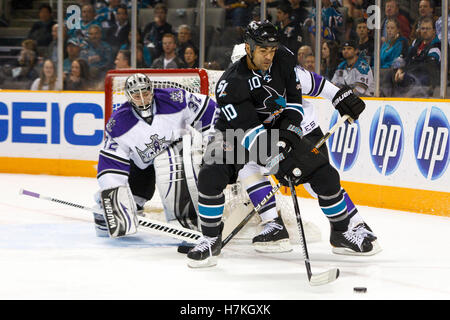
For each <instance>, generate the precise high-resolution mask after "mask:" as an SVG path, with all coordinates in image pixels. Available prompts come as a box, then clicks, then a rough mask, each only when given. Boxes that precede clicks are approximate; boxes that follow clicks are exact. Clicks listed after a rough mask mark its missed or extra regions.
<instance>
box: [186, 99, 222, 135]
mask: <svg viewBox="0 0 450 320" xmlns="http://www.w3.org/2000/svg"><path fill="white" fill-rule="evenodd" d="M185 110H186V122H187V124H188V125H190V126H192V127H193V128H194V129H196V130H198V131H200V132H202V133H205V132H207V131H208V130H209V129H210V128H211V127H212V126H213V124H214V122H215V121H216V120H217V114H216V113H217V111H218V110H220V109H218V108H217V104H216V102H215V101H214V100H213V99H212V98H210V97H209V96H206V95H204V94H199V93H190V92H186V109H185Z"/></svg>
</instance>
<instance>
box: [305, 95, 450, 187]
mask: <svg viewBox="0 0 450 320" xmlns="http://www.w3.org/2000/svg"><path fill="white" fill-rule="evenodd" d="M311 102H312V103H313V104H314V105H316V106H317V113H318V114H319V122H320V124H321V127H322V130H323V131H324V132H325V131H326V130H328V129H329V128H330V127H331V126H333V124H334V123H336V120H337V117H338V112H337V111H334V110H333V108H332V106H331V104H330V102H328V101H325V100H322V99H311ZM365 102H366V109H365V110H364V112H363V113H362V114H361V116H360V118H359V119H358V120H357V121H355V122H353V123H352V124H345V125H344V126H342V127H341V128H340V129H339V130H338V131H336V133H335V134H334V135H333V136H331V137H330V139H329V141H328V151H329V154H330V159H331V162H332V163H333V165H334V166H335V167H336V168H337V169H338V170H339V172H340V175H341V178H342V180H344V181H354V182H363V183H370V184H378V185H389V186H397V187H405V188H414V189H424V190H434V191H443V192H449V191H450V186H449V181H450V179H449V178H450V173H449V170H448V163H449V149H450V141H449V121H448V119H449V118H450V103H449V102H437V101H430V102H426V101H397V100H392V101H390V100H386V101H381V100H365Z"/></svg>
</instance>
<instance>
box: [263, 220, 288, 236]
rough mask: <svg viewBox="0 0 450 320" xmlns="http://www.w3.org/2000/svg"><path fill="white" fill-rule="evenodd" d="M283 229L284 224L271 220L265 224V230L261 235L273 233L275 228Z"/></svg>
mask: <svg viewBox="0 0 450 320" xmlns="http://www.w3.org/2000/svg"><path fill="white" fill-rule="evenodd" d="M275 229H278V230H283V226H282V225H281V224H279V223H276V222H275V220H271V221H269V222H267V223H266V224H265V225H264V229H263V231H261V233H260V235H266V234H268V233H271V232H272V231H273V230H275Z"/></svg>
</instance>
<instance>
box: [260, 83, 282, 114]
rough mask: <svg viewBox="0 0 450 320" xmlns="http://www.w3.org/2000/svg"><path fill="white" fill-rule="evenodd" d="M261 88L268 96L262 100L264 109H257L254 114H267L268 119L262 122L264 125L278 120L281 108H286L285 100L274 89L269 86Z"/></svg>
mask: <svg viewBox="0 0 450 320" xmlns="http://www.w3.org/2000/svg"><path fill="white" fill-rule="evenodd" d="M263 88H264V90H266V91H267V92H268V93H269V94H270V96H268V97H267V98H266V99H264V102H263V105H264V107H261V108H257V109H256V112H258V113H262V114H267V115H268V117H267V118H266V119H265V120H264V123H271V122H273V121H275V120H276V119H277V118H278V116H279V115H280V113H281V112H282V111H283V108H285V107H286V100H285V99H284V98H283V96H281V95H280V94H279V93H278V92H277V91H276V90H275V89H274V88H272V87H269V86H263Z"/></svg>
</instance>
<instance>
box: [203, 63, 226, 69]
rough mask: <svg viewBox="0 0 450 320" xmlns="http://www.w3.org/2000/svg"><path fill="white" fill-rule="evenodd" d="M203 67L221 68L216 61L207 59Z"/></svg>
mask: <svg viewBox="0 0 450 320" xmlns="http://www.w3.org/2000/svg"><path fill="white" fill-rule="evenodd" d="M205 69H208V70H223V69H222V68H221V67H220V64H219V63H218V62H217V61H207V62H205Z"/></svg>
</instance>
